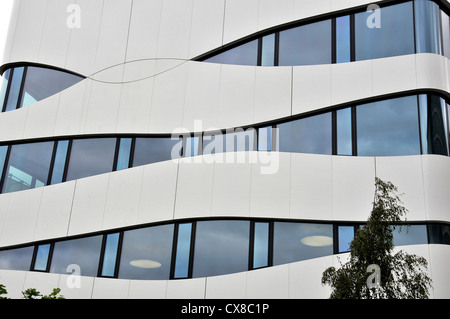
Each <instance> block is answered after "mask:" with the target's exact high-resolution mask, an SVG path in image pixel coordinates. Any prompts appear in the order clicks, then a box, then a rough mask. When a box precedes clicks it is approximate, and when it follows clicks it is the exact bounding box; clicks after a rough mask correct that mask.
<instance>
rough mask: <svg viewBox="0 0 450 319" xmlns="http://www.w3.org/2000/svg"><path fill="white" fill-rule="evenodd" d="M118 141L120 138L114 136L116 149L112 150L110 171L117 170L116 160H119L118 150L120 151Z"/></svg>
mask: <svg viewBox="0 0 450 319" xmlns="http://www.w3.org/2000/svg"><path fill="white" fill-rule="evenodd" d="M120 142H121V138H120V137H118V138H116V150H115V151H114V159H113V167H112V169H111V171H112V172H114V171H116V170H117V162H118V160H119V152H120Z"/></svg>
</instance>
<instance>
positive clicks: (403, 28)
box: [355, 2, 414, 60]
mask: <svg viewBox="0 0 450 319" xmlns="http://www.w3.org/2000/svg"><path fill="white" fill-rule="evenodd" d="M374 14H376V13H375V12H372V11H369V12H361V13H357V14H355V54H356V60H366V59H377V58H383V57H389V56H397V55H404V54H413V53H414V20H413V8H412V2H406V3H401V4H397V5H392V6H388V7H382V8H381V11H380V12H379V15H378V16H379V18H380V19H381V20H380V24H379V26H380V27H379V28H377V27H376V25H374V24H372V22H376V21H375V20H374V19H376V16H374ZM372 18H373V19H372ZM368 19H369V23H367V22H368V21H367V20H368Z"/></svg>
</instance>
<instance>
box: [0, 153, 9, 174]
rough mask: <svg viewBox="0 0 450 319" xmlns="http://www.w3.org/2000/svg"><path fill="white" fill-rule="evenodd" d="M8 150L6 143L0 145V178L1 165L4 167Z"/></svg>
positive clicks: (0, 172)
mask: <svg viewBox="0 0 450 319" xmlns="http://www.w3.org/2000/svg"><path fill="white" fill-rule="evenodd" d="M7 152H8V145H3V146H0V179H1V178H2V175H3V167H5V159H6V153H7Z"/></svg>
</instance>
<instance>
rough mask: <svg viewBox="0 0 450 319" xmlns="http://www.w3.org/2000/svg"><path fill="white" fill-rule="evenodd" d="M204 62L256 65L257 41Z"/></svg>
mask: <svg viewBox="0 0 450 319" xmlns="http://www.w3.org/2000/svg"><path fill="white" fill-rule="evenodd" d="M205 62H213V63H223V64H240V65H256V64H257V63H258V40H253V41H250V42H247V43H244V44H242V45H240V46H237V47H235V48H233V49H230V50H227V51H225V52H223V53H220V54H217V55H215V56H213V57H211V58H209V59H206V60H205Z"/></svg>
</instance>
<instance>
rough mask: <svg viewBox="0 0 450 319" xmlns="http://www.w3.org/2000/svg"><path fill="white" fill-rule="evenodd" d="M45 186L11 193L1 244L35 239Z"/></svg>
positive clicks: (5, 208) (4, 208) (6, 208)
mask: <svg viewBox="0 0 450 319" xmlns="http://www.w3.org/2000/svg"><path fill="white" fill-rule="evenodd" d="M42 191H43V188H37V189H33V190H25V191H21V192H14V193H11V194H10V195H9V205H8V207H2V210H6V211H7V213H6V214H5V216H4V224H3V230H2V233H1V237H0V245H1V246H8V245H14V244H18V243H26V242H31V241H33V240H34V232H35V230H36V224H37V220H38V214H39V205H40V202H41V195H42Z"/></svg>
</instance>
